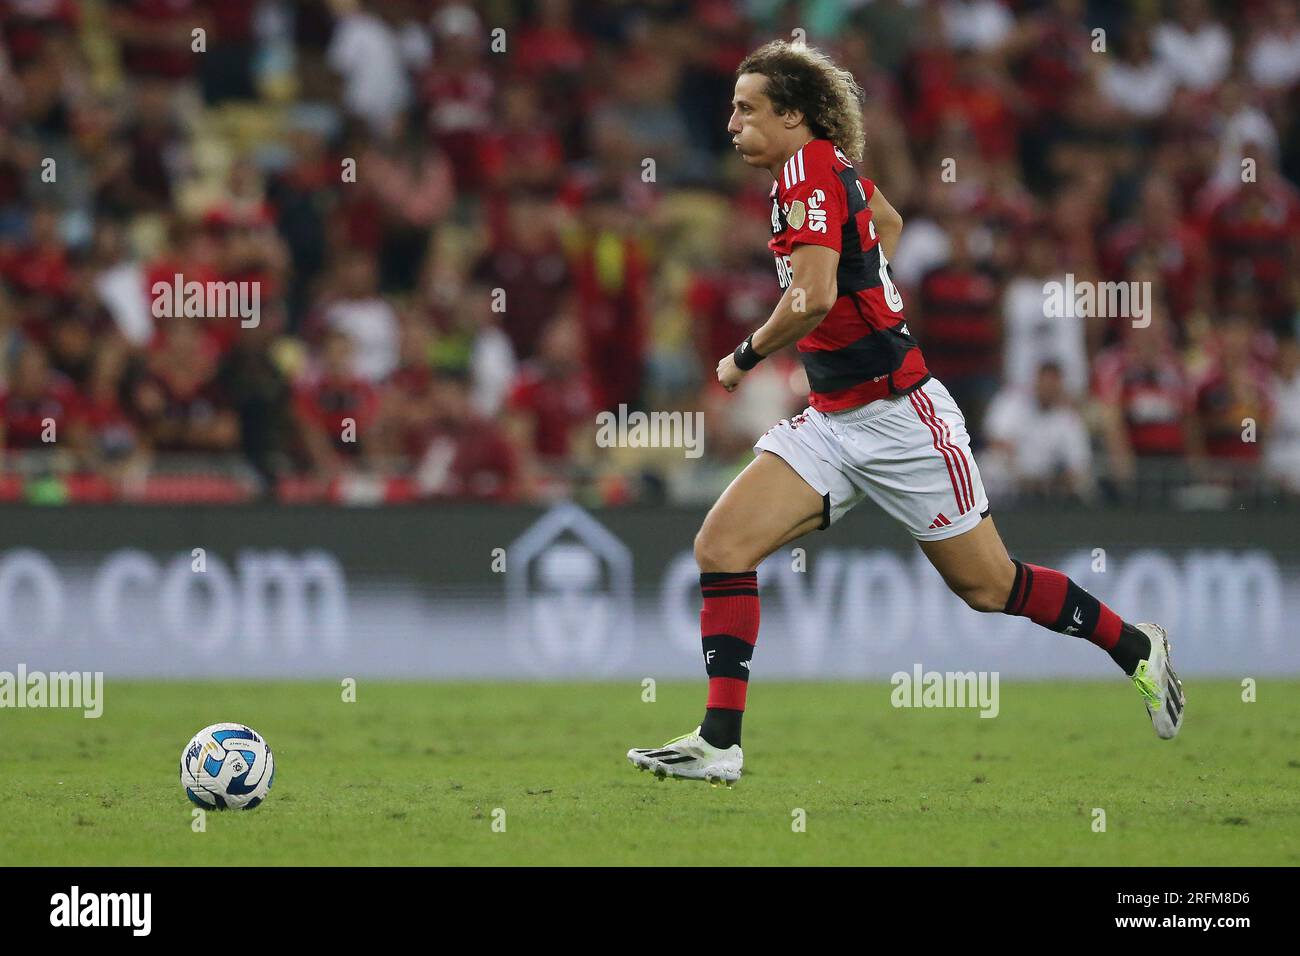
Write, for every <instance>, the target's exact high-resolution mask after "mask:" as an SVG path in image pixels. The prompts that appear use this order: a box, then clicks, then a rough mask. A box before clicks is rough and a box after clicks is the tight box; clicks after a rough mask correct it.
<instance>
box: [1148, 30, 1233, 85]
mask: <svg viewBox="0 0 1300 956" xmlns="http://www.w3.org/2000/svg"><path fill="white" fill-rule="evenodd" d="M1151 45H1152V47H1153V48H1154V49H1155V51H1156V56H1157V57H1158V58H1159V59H1160V60H1161V61H1162V62H1163V63H1164V64H1165V66H1166V67H1168V68H1169V70H1170V71H1171V72H1172V74H1173V75H1174V77H1175V78H1176V79H1177V80H1178V82H1179V83H1181V84H1182V85H1183V86H1186V87H1190V88H1191V89H1193V90H1208V89H1212V88H1213V87H1216V86H1218V85H1219V84H1220V83H1221V82H1223V79H1224V77H1226V76H1227V75H1228V69H1229V68H1230V67H1231V66H1232V36H1231V34H1229V33H1228V31H1227V29H1226V28H1225V27H1224V26H1223V24H1221V23H1215V22H1214V21H1213V20H1207V21H1206V22H1205V23H1202V24H1201V25H1200V26H1199V27H1197V28H1196V29H1195V30H1194V31H1193V30H1188V29H1187V28H1186V27H1184V26H1183V25H1182V24H1181V23H1173V22H1169V21H1166V22H1164V23H1160V24H1157V26H1156V28H1155V30H1154V31H1153V32H1152V34H1151Z"/></svg>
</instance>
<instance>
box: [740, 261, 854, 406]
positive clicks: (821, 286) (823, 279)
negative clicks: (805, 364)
mask: <svg viewBox="0 0 1300 956" xmlns="http://www.w3.org/2000/svg"><path fill="white" fill-rule="evenodd" d="M790 261H791V265H792V268H791V270H790V271H791V274H792V275H793V276H794V281H793V282H791V284H790V287H789V288H788V289H786V290H785V294H784V295H782V296H781V301H780V302H778V303H777V304H776V308H775V309H774V310H773V312H772V315H771V316H770V317H769V318H768V320H767V321H766V322H764V323H763V325H762V326H761V327H760V328H759V329H758V331H757V332H755V333H754V334H753V335H752V336H750V338H749V344H750V346H752V348H753V349H754V351H755V352H757V353H758V354H759V355H762V356H768V355H771V354H772V353H773V352H776V351H777V350H779V349H783V348H785V347H786V346H787V345H789V344H791V343H792V342H798V341H799V340H800V339H801V338H803V337H804V336H805V335H807V334H808V333H809V332H811V331H812V330H813V329H815V328H816V327H817V325H818V323H820V322H821V320H822V319H824V318H826V313H827V312H829V311H830V310H831V307H832V306H834V305H835V299H836V297H837V295H838V294H839V293H838V289H839V286H838V283H837V281H836V272H837V271H838V269H839V264H840V253H839V250H838V249H831V248H828V247H826V246H818V245H812V244H810V243H809V244H800V245H797V246H795V247H794V251H793V252H791V254H790ZM744 376H745V370H744V369H742V368H740V367H739V366H737V365H736V360H735V356H734V354H732V355H724V356H723V357H722V360H721V361H720V362H718V381H719V382H720V383H722V387H723V388H725V389H726V390H727V391H729V392H730V391H732V390H733V389H735V387H736V386H737V385H739V384H740V380H741V379H742V378H744Z"/></svg>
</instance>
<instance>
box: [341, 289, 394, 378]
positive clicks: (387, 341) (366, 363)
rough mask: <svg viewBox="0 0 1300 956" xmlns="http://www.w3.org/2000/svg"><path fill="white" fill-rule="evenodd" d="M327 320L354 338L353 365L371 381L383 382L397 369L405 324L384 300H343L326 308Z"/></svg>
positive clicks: (362, 375) (360, 374) (358, 373)
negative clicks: (401, 324)
mask: <svg viewBox="0 0 1300 956" xmlns="http://www.w3.org/2000/svg"><path fill="white" fill-rule="evenodd" d="M325 321H326V322H327V323H328V324H329V326H330V328H333V329H337V330H338V331H340V332H342V333H343V334H344V335H346V336H347V337H348V338H350V339H351V340H352V348H353V349H354V353H353V361H352V367H353V368H354V369H356V373H357V375H359V376H361V377H362V378H364V379H365V380H366V381H368V382H372V383H373V382H382V381H383V380H384V379H386V378H388V376H389V375H391V374H392V372H393V370H394V369H395V368H397V363H398V361H399V359H400V352H401V326H400V324H399V322H398V319H397V313H396V312H395V311H393V307H392V306H391V305H389V304H388V303H387V302H385V301H384V300H383V299H381V298H378V297H375V298H369V299H340V300H339V301H337V302H334V303H332V304H331V305H330V306H329V307H328V308H327V309H326V310H325Z"/></svg>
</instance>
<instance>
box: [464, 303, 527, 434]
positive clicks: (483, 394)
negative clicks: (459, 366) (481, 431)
mask: <svg viewBox="0 0 1300 956" xmlns="http://www.w3.org/2000/svg"><path fill="white" fill-rule="evenodd" d="M469 369H470V382H471V387H470V398H471V401H472V402H473V404H474V408H475V410H476V411H477V412H478V413H479V414H480V415H482V416H483V417H484V418H495V417H496V416H497V413H498V412H500V411H501V406H502V405H503V404H505V400H506V396H507V395H508V394H509V393H510V385H511V383H512V382H514V380H515V373H516V371H517V363H516V362H515V350H514V348H513V347H512V346H511V345H510V336H508V335H506V334H505V332H503V331H501V330H500V329H499V328H496V327H494V326H489V327H487V328H484V329H481V330H480V331H479V333H478V335H477V336H475V338H474V346H473V348H472V350H471V351H470V359H469Z"/></svg>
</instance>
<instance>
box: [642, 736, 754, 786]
mask: <svg viewBox="0 0 1300 956" xmlns="http://www.w3.org/2000/svg"><path fill="white" fill-rule="evenodd" d="M627 759H628V760H630V761H632V763H633V764H635V765H636V766H637V767H639V768H640V769H642V770H653V771H654V774H655V776H656V777H658V778H659V779H660V780H662V779H664V778H665V777H676V778H677V779H679V780H707V781H708V782H709V783H710V784H712V785H713V786H715V787H718V786H722V785H724V784H725V785H726V786H728V787H730V786H733V785H734V784H735V782H736V781H737V780H739V779H740V769H741V766H742V765H743V764H744V762H745V755H744V753H742V752H741V749H740V744H733V745H732V746H730V747H728V748H727V749H726V750H722V749H721V748H719V747H715V746H713V745H712V744H711V743H709V742H708V741H707V740H705V739H704V738H703V737H701V736H700V728H699V727H696V728H695V729H694V730H692V731H691V732H690V733H689V734H682V736H680V737H678V738H676V739H675V740H670V741H668V743H666V744H664V745H663V746H662V747H650V748H648V749H636V750H629V751H628V752H627Z"/></svg>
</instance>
